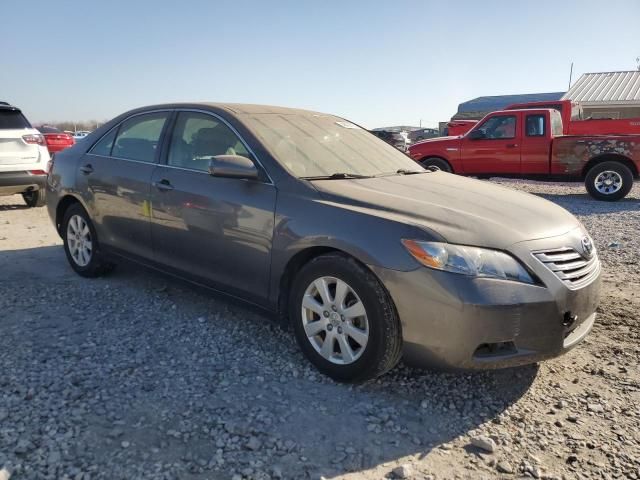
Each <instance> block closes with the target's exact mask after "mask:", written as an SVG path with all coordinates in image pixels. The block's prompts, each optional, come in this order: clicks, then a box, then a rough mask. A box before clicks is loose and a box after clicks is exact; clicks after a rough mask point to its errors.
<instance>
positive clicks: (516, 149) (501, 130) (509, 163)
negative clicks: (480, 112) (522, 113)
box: [461, 114, 521, 175]
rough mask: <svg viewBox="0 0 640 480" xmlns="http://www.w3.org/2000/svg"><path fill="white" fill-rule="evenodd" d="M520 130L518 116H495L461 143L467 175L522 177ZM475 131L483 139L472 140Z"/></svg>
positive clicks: (466, 136)
mask: <svg viewBox="0 0 640 480" xmlns="http://www.w3.org/2000/svg"><path fill="white" fill-rule="evenodd" d="M519 129H520V125H519V122H518V115H517V114H513V115H509V114H504V115H494V116H492V117H489V118H487V119H486V120H485V121H483V122H482V123H481V124H479V125H478V126H477V127H475V128H474V129H473V130H472V131H470V132H469V133H468V134H467V135H465V136H464V137H463V139H462V146H461V148H462V157H461V158H462V162H463V167H464V173H465V174H471V175H473V174H483V175H486V174H503V175H520V173H521V169H520V149H521V145H520V142H519V138H520V131H519ZM474 131H479V132H483V136H482V137H480V138H477V137H476V138H473V137H474V136H473V135H472V133H473V132H474Z"/></svg>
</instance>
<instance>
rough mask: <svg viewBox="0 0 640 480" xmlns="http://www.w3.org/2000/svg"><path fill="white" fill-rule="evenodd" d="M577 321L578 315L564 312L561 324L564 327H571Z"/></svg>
mask: <svg viewBox="0 0 640 480" xmlns="http://www.w3.org/2000/svg"><path fill="white" fill-rule="evenodd" d="M577 321H578V315H574V314H573V313H572V312H570V311H569V312H564V316H563V317H562V325H563V326H565V327H566V328H569V329H570V328H571V327H572V326H573V325H575V323H576V322H577Z"/></svg>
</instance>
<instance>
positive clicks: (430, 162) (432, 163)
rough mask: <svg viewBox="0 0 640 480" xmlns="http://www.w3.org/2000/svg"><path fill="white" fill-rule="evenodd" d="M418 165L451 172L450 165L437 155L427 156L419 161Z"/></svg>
mask: <svg viewBox="0 0 640 480" xmlns="http://www.w3.org/2000/svg"><path fill="white" fill-rule="evenodd" d="M420 165H422V166H423V167H424V168H427V169H430V170H442V171H443V172H449V173H451V171H452V170H451V165H449V162H447V161H446V160H443V159H441V158H437V157H428V158H425V159H423V160H421V161H420Z"/></svg>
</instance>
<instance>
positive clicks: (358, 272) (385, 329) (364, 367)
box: [289, 253, 402, 382]
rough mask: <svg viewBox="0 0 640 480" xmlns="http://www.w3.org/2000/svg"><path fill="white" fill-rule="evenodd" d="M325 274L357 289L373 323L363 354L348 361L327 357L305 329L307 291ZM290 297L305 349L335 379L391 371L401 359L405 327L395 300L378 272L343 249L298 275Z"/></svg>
mask: <svg viewBox="0 0 640 480" xmlns="http://www.w3.org/2000/svg"><path fill="white" fill-rule="evenodd" d="M323 276H329V277H335V278H338V279H340V280H342V281H344V282H346V283H347V284H348V285H349V286H350V287H351V288H352V289H353V291H354V292H356V293H357V296H358V297H359V298H360V301H361V302H362V304H363V306H364V308H365V310H366V316H367V320H368V323H369V338H368V341H367V344H366V346H365V347H364V350H363V351H362V353H361V356H360V357H359V358H358V359H357V360H355V361H354V362H353V363H350V364H347V365H338V364H335V363H332V362H331V361H329V360H327V359H325V358H324V357H323V356H322V355H321V354H320V353H319V352H317V351H316V349H315V348H314V347H313V346H312V344H311V341H310V340H309V338H307V335H306V333H305V330H304V325H303V319H302V301H303V297H304V294H305V291H306V289H307V287H308V286H310V285H311V283H312V282H314V281H315V280H316V279H318V278H321V277H323ZM289 299H290V300H289V318H290V319H291V322H292V324H293V330H294V332H295V335H296V340H297V341H298V344H299V345H300V348H301V350H302V351H303V352H304V354H305V355H306V356H307V358H308V359H309V360H310V361H311V363H313V364H314V365H315V366H316V368H317V369H318V370H320V371H321V372H322V373H324V374H326V375H328V376H329V377H331V378H333V379H334V380H338V381H343V382H355V381H364V380H369V379H372V378H375V377H378V376H380V375H382V374H384V373H385V372H387V371H389V370H390V369H392V368H393V367H394V366H395V365H396V364H397V363H398V361H399V360H400V356H401V353H402V330H401V326H400V320H399V318H398V314H397V312H396V309H395V306H394V305H393V301H392V300H391V297H390V296H389V293H388V292H387V290H386V289H385V288H384V286H383V285H382V284H381V283H380V281H379V280H378V279H377V278H376V277H375V275H374V274H373V273H371V271H369V270H368V269H367V268H366V267H364V266H363V265H361V264H360V263H358V262H357V261H356V260H354V259H353V258H351V257H349V256H346V255H343V254H339V253H332V254H326V255H322V256H319V257H316V258H314V259H313V260H311V261H310V262H309V263H307V264H306V265H304V266H303V267H302V269H301V270H300V271H299V272H298V274H297V275H296V277H295V278H294V280H293V283H292V291H291V295H290V297H289Z"/></svg>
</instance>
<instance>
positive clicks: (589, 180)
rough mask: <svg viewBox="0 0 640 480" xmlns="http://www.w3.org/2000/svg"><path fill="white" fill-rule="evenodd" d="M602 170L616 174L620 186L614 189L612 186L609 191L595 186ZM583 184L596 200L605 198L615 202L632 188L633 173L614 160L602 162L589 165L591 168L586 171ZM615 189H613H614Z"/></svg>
mask: <svg viewBox="0 0 640 480" xmlns="http://www.w3.org/2000/svg"><path fill="white" fill-rule="evenodd" d="M604 172H614V174H617V175H618V178H619V179H620V180H621V181H622V184H621V185H620V188H619V189H618V190H615V189H614V188H612V191H611V193H606V191H603V190H606V188H604V189H603V188H602V187H601V188H600V190H599V189H598V187H597V186H596V182H597V181H598V179H599V176H600V174H602V173H604ZM584 185H585V187H586V188H587V192H589V195H591V196H592V197H593V198H595V199H596V200H605V201H609V202H615V201H616V200H620V199H621V198H624V197H626V196H627V194H628V193H629V192H630V191H631V189H632V188H633V173H632V172H631V170H630V169H629V167H627V166H626V165H624V164H622V163H620V162H616V161H609V162H602V163H598V164H597V165H595V166H593V167H591V169H590V170H589V171H588V172H587V175H586V177H585V179H584ZM614 190H615V191H614Z"/></svg>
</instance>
